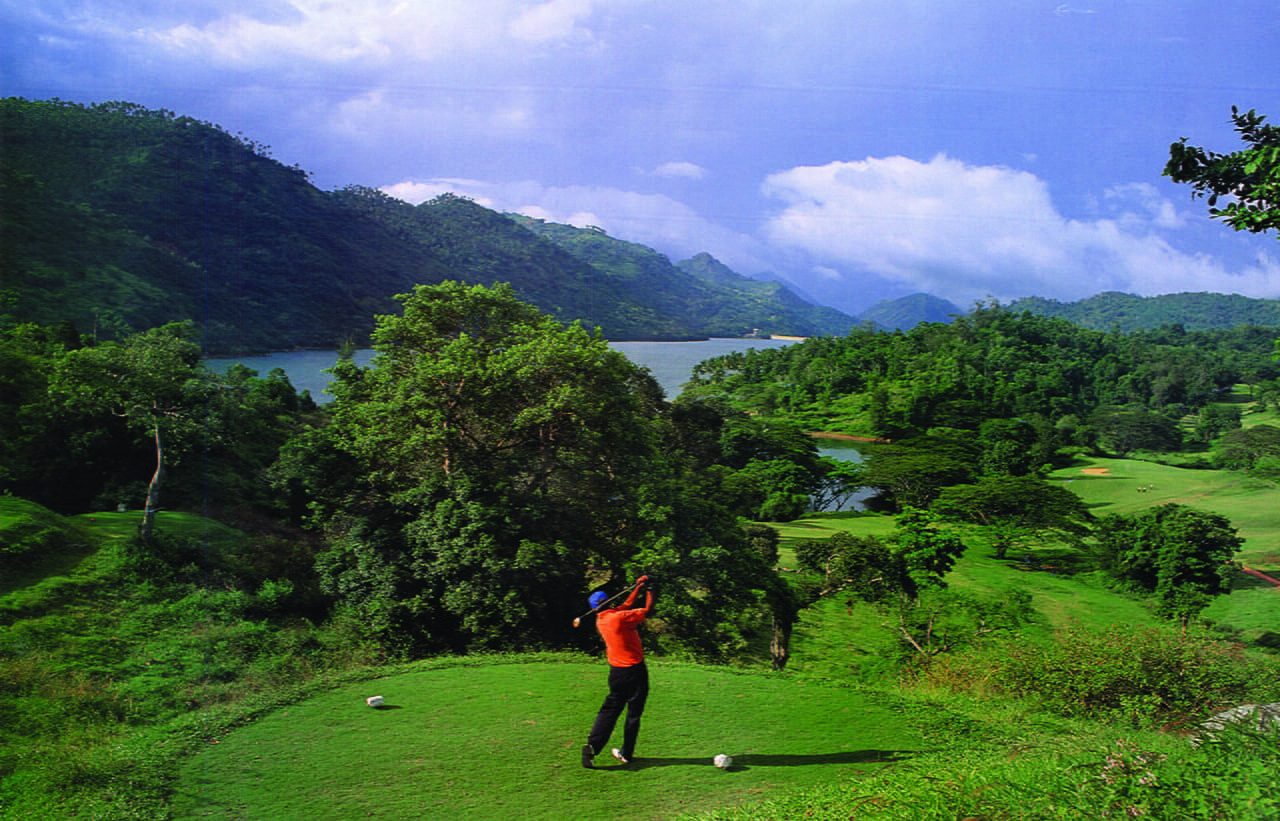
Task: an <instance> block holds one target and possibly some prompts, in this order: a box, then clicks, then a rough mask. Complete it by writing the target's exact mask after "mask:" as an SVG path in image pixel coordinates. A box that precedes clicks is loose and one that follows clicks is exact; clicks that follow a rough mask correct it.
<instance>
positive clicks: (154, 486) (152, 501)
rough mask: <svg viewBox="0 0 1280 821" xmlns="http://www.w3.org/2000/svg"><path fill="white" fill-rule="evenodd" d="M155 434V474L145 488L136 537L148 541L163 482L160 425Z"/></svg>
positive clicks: (157, 425)
mask: <svg viewBox="0 0 1280 821" xmlns="http://www.w3.org/2000/svg"><path fill="white" fill-rule="evenodd" d="M155 432H156V472H155V473H154V474H153V475H152V476H151V484H150V485H148V486H147V503H146V506H145V507H144V508H143V510H142V524H140V525H138V535H139V536H141V537H142V538H143V539H150V538H151V534H152V533H153V532H154V531H155V529H156V506H157V505H159V503H160V485H161V484H162V483H163V482H164V445H163V443H162V442H161V439H160V424H159V423H156V425H155Z"/></svg>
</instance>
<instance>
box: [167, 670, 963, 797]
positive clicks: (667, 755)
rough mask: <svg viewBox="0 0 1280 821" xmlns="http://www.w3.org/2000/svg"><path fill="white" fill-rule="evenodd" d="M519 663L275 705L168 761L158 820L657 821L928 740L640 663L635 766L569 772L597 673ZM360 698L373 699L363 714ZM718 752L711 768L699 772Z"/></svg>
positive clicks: (758, 677) (904, 719) (821, 689)
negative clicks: (375, 705) (723, 757)
mask: <svg viewBox="0 0 1280 821" xmlns="http://www.w3.org/2000/svg"><path fill="white" fill-rule="evenodd" d="M520 661H521V663H519V664H510V663H504V660H503V659H495V660H492V661H489V662H488V663H485V664H483V665H475V664H474V663H473V664H470V665H465V666H463V665H458V664H454V663H450V662H444V663H426V664H423V665H420V666H419V667H418V668H417V669H415V670H414V671H413V672H409V673H404V674H400V675H397V676H393V677H388V678H383V679H379V680H375V681H370V682H363V683H361V684H358V685H349V686H345V687H342V688H339V689H336V690H334V691H332V692H329V693H326V694H324V695H322V696H317V697H315V698H312V699H309V700H307V701H306V702H303V703H301V704H297V705H293V706H290V707H287V708H284V709H281V710H279V711H277V712H275V713H273V714H272V715H270V716H268V717H265V718H263V719H261V720H258V721H255V722H253V723H252V724H251V725H249V726H247V727H245V728H243V729H241V730H238V731H237V732H235V733H233V734H231V735H229V736H227V737H225V738H222V739H220V740H219V741H220V743H218V744H217V745H211V746H210V747H208V748H207V749H206V750H204V751H202V752H201V753H200V754H198V755H197V756H195V757H193V758H192V759H190V760H189V761H188V762H186V763H185V764H184V766H183V768H182V772H181V775H180V780H179V795H178V796H177V798H176V800H175V804H174V807H175V815H176V817H178V818H187V817H212V818H239V817H246V818H268V817H304V816H305V817H308V818H313V819H349V818H356V817H361V818H363V817H369V818H416V817H432V818H463V817H465V818H482V819H484V818H494V819H498V818H503V819H506V818H531V819H535V818H536V819H563V818H579V819H605V818H611V817H614V816H615V815H617V814H619V813H622V814H625V815H626V816H628V817H634V818H670V817H673V816H674V815H676V814H678V813H679V812H681V811H684V810H687V809H689V808H694V807H702V806H707V805H732V804H737V803H742V802H744V801H747V800H750V799H751V798H753V797H756V796H759V795H761V794H765V793H767V792H769V791H771V790H775V789H779V788H791V787H795V786H812V785H816V784H820V783H824V782H827V781H831V780H837V779H847V778H857V777H859V776H861V775H863V774H865V773H866V772H868V771H869V770H871V769H874V768H876V767H878V766H882V765H883V764H884V763H885V762H889V761H896V760H903V759H906V758H909V757H912V756H915V755H919V754H920V753H921V752H923V751H925V750H927V749H929V748H930V747H933V746H935V745H936V743H937V741H936V740H931V739H930V738H929V736H930V734H931V733H936V732H937V730H938V721H937V720H936V717H935V719H934V720H932V721H925V722H919V721H914V720H912V718H911V717H910V716H908V715H906V714H905V713H904V710H903V707H902V705H901V704H899V703H897V701H896V700H893V699H887V698H884V697H882V696H879V695H875V694H868V693H864V692H860V691H857V690H852V689H849V688H840V687H833V686H818V685H803V684H797V683H796V682H794V681H791V680H788V679H787V678H785V677H781V676H771V675H767V674H762V673H756V674H744V673H742V672H740V671H739V672H735V671H730V670H725V669H717V668H709V667H702V666H697V665H685V664H678V663H670V662H662V661H656V662H654V663H653V664H652V665H651V667H652V669H651V679H652V685H653V690H652V694H651V697H650V701H649V706H648V708H647V709H646V712H645V719H644V727H643V731H642V733H641V740H640V744H639V746H638V748H637V755H638V759H637V760H636V761H635V762H633V763H632V764H631V765H629V766H627V767H622V766H621V765H619V764H617V762H615V761H613V759H612V758H611V757H610V756H609V754H608V753H607V752H605V753H604V755H602V756H600V757H599V758H597V763H598V765H599V766H598V767H597V768H596V769H594V770H586V769H583V768H582V767H581V765H580V763H579V751H580V748H581V746H582V744H583V743H584V741H585V737H586V733H587V730H588V729H589V728H590V725H591V721H592V719H593V718H594V716H595V711H596V710H597V709H598V707H599V703H600V699H601V698H602V697H603V695H604V693H605V691H606V688H605V686H604V683H605V682H604V679H605V675H606V673H607V668H606V667H605V666H604V665H603V663H602V662H599V661H595V660H583V659H580V658H579V659H572V658H570V659H567V660H565V661H558V660H548V661H542V660H539V659H537V658H534V659H532V660H520ZM375 694H377V695H383V696H384V697H386V699H387V703H388V704H389V705H390V706H389V707H385V708H383V709H376V710H375V709H370V708H368V707H367V706H365V703H364V699H365V697H367V696H369V695H375ZM618 732H620V728H619V731H618ZM722 752H723V753H728V754H729V755H732V756H733V757H734V759H735V764H734V766H733V768H732V769H731V770H729V771H720V770H717V769H716V768H715V767H714V766H713V764H712V758H713V756H715V755H716V754H717V753H722ZM300 785H306V788H305V789H299V786H300ZM317 793H322V794H323V795H324V796H326V800H325V801H324V802H323V804H317V802H316V801H315V800H314V797H315V795H316V794H317Z"/></svg>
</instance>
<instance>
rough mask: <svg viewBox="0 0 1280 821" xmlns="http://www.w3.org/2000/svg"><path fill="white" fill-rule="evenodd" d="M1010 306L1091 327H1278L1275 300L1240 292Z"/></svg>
mask: <svg viewBox="0 0 1280 821" xmlns="http://www.w3.org/2000/svg"><path fill="white" fill-rule="evenodd" d="M1009 308H1010V309H1011V310H1014V311H1030V312H1032V313H1033V314H1041V315H1043V316H1052V317H1061V318H1063V319H1068V320H1070V321H1072V322H1074V323H1075V324H1077V325H1079V326H1081V327H1083V328H1090V329H1092V330H1095V331H1112V330H1115V331H1120V332H1122V333H1128V332H1130V331H1151V330H1155V329H1156V328H1159V327H1161V326H1162V325H1179V326H1181V327H1183V328H1185V329H1186V330H1188V331H1215V330H1216V331H1227V330H1231V329H1232V328H1235V327H1238V326H1240V325H1259V326H1262V327H1269V328H1276V327H1280V299H1254V298H1253V297H1246V296H1240V295H1239V294H1210V293H1183V294H1161V295H1159V296H1145V297H1144V296H1137V295H1136V294H1122V293H1117V292H1115V291H1109V292H1107V293H1102V294H1097V295H1095V296H1091V297H1089V298H1087V299H1082V300H1079V301H1078V302H1059V301H1058V300H1055V299H1045V298H1043V297H1027V298H1025V299H1018V300H1014V301H1013V302H1012V303H1010V305H1009Z"/></svg>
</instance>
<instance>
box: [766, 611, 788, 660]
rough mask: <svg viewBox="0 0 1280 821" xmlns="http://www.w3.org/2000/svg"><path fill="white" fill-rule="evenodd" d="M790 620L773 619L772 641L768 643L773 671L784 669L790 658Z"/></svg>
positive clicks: (775, 617)
mask: <svg viewBox="0 0 1280 821" xmlns="http://www.w3.org/2000/svg"><path fill="white" fill-rule="evenodd" d="M791 624H792V622H791V620H789V619H780V618H778V616H777V615H776V614H775V615H774V617H773V639H772V640H771V641H770V642H769V655H771V656H772V657H773V669H775V670H778V671H781V670H784V669H786V666H787V659H789V658H791Z"/></svg>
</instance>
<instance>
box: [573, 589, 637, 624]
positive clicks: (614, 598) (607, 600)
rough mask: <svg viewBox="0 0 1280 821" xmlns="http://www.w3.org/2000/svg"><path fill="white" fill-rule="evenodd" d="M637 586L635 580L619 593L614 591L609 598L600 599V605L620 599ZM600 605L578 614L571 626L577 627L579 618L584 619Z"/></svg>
mask: <svg viewBox="0 0 1280 821" xmlns="http://www.w3.org/2000/svg"><path fill="white" fill-rule="evenodd" d="M639 586H640V582H636V583H635V584H633V585H631V586H630V587H628V588H627V589H626V590H623V591H622V592H621V593H616V594H614V595H613V596H611V597H609V598H607V599H605V600H604V601H602V602H601V603H600V607H604V606H605V605H606V604H609V603H610V602H613V601H615V600H616V599H620V598H622V597H623V596H625V595H627V594H628V593H630V592H631V591H632V590H635V589H636V588H638V587H639ZM600 607H593V608H592V609H590V610H588V611H587V612H585V613H583V614H582V615H581V616H578V618H576V619H574V620H573V626H574V627H577V626H578V622H580V621H581V620H583V619H585V618H586V617H587V616H590V615H591V614H592V613H594V612H596V611H597V610H599V609H600Z"/></svg>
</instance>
